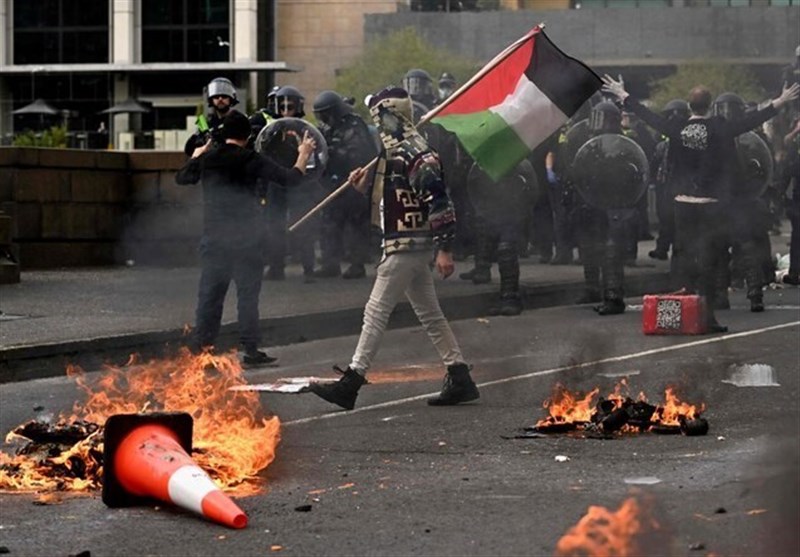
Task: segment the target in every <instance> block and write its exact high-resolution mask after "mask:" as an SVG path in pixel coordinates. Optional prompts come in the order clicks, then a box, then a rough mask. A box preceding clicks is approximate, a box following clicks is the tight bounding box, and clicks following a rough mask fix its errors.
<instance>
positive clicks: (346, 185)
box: [289, 157, 378, 232]
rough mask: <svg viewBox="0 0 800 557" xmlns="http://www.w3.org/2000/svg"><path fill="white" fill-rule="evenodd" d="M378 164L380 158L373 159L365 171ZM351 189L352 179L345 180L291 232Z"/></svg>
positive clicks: (295, 225) (292, 228)
mask: <svg viewBox="0 0 800 557" xmlns="http://www.w3.org/2000/svg"><path fill="white" fill-rule="evenodd" d="M376 162H378V157H375V158H374V159H372V160H371V161H370V162H369V164H367V166H365V167H364V169H365V170H369V169H370V168H372V167H373V166H375V163H376ZM349 187H350V178H347V180H345V182H344V184H342V185H341V186H339V187H338V188H336V189H335V190H333V191H332V192H331V193H329V194H328V196H327V197H326V198H325V199H323V200H322V201H320V202H319V203H317V204H316V205H315V206H314V207H313V208H312V209H311V210H310V211H308V212H307V213H306V214H305V215H303V216H302V217H300V219H299V220H298V221H297V222H295V223H294V224H293V225H292V226H290V227H289V232H294V231H295V229H296V228H298V227H299V226H300V225H301V224H303V223H304V222H306V221H307V220H308V219H310V218H311V217H313V216H314V215H316V214H317V213H319V212H320V211H321V210H322V209H324V208H325V207H327V206H328V205H330V203H331V202H332V201H333V200H334V199H336V198H337V197H339V196H340V195H341V194H342V192H343V191H344V190H346V189H347V188H349Z"/></svg>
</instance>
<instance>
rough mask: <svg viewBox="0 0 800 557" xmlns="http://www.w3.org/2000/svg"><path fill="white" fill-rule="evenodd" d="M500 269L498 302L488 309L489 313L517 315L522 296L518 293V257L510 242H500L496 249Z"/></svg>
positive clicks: (520, 311) (520, 307) (520, 308)
mask: <svg viewBox="0 0 800 557" xmlns="http://www.w3.org/2000/svg"><path fill="white" fill-rule="evenodd" d="M497 266H498V268H499V270H500V304H499V305H497V306H495V307H492V308H490V309H489V315H507V316H513V315H519V314H520V313H522V298H521V296H520V294H519V259H518V257H517V253H516V247H515V246H514V244H513V243H511V242H501V243H500V245H499V246H498V249H497Z"/></svg>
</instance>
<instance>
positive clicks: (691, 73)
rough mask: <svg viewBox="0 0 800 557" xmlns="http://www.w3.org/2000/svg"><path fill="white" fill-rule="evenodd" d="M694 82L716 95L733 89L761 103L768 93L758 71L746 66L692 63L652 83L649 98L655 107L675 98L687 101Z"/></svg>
mask: <svg viewBox="0 0 800 557" xmlns="http://www.w3.org/2000/svg"><path fill="white" fill-rule="evenodd" d="M695 85H705V86H706V87H708V89H709V90H710V91H711V94H712V95H713V96H714V98H716V97H717V96H719V95H721V94H722V93H726V92H731V93H736V94H737V95H739V96H740V97H742V98H743V99H744V100H745V101H756V102H760V101H762V100H763V99H764V98H765V95H766V92H765V91H764V88H763V87H761V85H760V84H759V82H758V79H757V78H756V76H755V74H754V73H753V72H752V71H750V70H749V69H748V68H747V67H746V66H741V65H734V64H709V63H690V64H681V65H679V66H678V70H677V71H676V72H675V73H674V74H672V75H671V76H669V77H665V78H663V79H660V80H658V81H655V82H653V83H652V84H651V91H652V93H651V95H650V100H652V101H653V104H654V107H655V108H656V109H660V108H662V107H663V106H664V105H665V104H667V103H668V102H669V101H671V100H672V99H684V100H685V99H686V97H687V96H688V94H689V91H690V90H691V89H692V87H694V86H695Z"/></svg>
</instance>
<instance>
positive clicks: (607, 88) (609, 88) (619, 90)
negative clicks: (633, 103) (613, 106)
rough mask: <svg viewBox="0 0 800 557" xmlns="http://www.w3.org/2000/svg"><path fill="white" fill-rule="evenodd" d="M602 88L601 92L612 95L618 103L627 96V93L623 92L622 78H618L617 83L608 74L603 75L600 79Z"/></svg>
mask: <svg viewBox="0 0 800 557" xmlns="http://www.w3.org/2000/svg"><path fill="white" fill-rule="evenodd" d="M600 79H602V81H603V87H602V90H603V92H604V93H608V94H609V95H614V96H615V97H617V98H618V99H619V100H620V101H624V100H625V98H626V97H627V96H628V92H627V91H626V90H625V84H624V83H623V82H622V76H619V81H616V80H615V79H614V78H613V77H611V76H610V75H608V74H605V75H604V76H603V77H602V78H600Z"/></svg>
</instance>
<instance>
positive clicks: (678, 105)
mask: <svg viewBox="0 0 800 557" xmlns="http://www.w3.org/2000/svg"><path fill="white" fill-rule="evenodd" d="M691 114H692V113H691V110H690V109H689V103H688V102H686V101H684V100H683V99H672V100H671V101H669V102H668V103H667V104H665V105H664V108H663V109H662V111H661V115H662V116H664V118H666V119H667V120H669V121H673V122H685V121H686V120H688V119H689V116H691ZM673 164H674V163H673V160H672V157H670V148H669V138H668V137H666V136H663V137H662V139H661V141H659V142H658V144H656V148H655V151H654V153H653V158H652V159H651V163H650V168H652V169H653V183H654V184H655V187H656V214H657V215H658V238H656V248H655V249H654V250H651V251H650V252H649V253H648V256H650V257H651V258H652V259H660V260H662V261H666V260H667V258H668V257H669V250H670V248H671V247H672V244H673V241H674V238H675V208H674V203H675V201H674V199H675V192H674V191H673V188H672V187H671V180H670V178H671V175H672V166H673ZM673 255H674V254H673Z"/></svg>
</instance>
